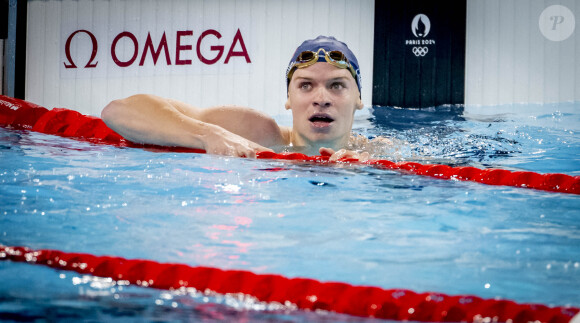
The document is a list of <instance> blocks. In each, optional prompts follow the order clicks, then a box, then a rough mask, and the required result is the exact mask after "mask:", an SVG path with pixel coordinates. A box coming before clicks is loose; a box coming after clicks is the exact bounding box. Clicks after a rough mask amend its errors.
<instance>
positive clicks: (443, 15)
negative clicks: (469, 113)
mask: <svg viewBox="0 0 580 323" xmlns="http://www.w3.org/2000/svg"><path fill="white" fill-rule="evenodd" d="M465 10H466V0H460V1H455V0H447V1H420V0H415V1H404V2H403V1H384V0H377V1H376V2H375V39H374V66H373V78H374V79H373V105H389V106H400V107H428V106H438V105H442V104H463V103H464V95H463V94H464V83H465V81H464V72H465V14H466V11H465Z"/></svg>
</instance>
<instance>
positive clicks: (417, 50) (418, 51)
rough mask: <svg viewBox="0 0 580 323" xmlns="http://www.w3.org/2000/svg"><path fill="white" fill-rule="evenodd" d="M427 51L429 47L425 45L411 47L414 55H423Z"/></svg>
mask: <svg viewBox="0 0 580 323" xmlns="http://www.w3.org/2000/svg"><path fill="white" fill-rule="evenodd" d="M428 52H429V48H427V47H417V46H415V47H413V54H415V56H417V57H419V56H421V57H423V56H425V55H427V53H428Z"/></svg>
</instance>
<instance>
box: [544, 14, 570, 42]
mask: <svg viewBox="0 0 580 323" xmlns="http://www.w3.org/2000/svg"><path fill="white" fill-rule="evenodd" d="M538 24H539V27H540V32H542V35H544V37H546V38H547V39H549V40H551V41H554V42H557V41H563V40H566V39H568V38H569V37H570V36H571V35H572V34H573V33H574V29H575V28H576V20H575V19H574V13H572V11H570V9H568V8H567V7H564V6H561V5H552V6H549V7H547V8H546V9H544V11H542V13H541V14H540V19H539V22H538Z"/></svg>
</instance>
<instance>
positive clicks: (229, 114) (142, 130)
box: [101, 94, 281, 157]
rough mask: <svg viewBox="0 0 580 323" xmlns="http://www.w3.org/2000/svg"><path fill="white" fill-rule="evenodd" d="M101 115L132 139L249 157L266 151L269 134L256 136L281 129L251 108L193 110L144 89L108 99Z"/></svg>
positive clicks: (189, 106)
mask: <svg viewBox="0 0 580 323" xmlns="http://www.w3.org/2000/svg"><path fill="white" fill-rule="evenodd" d="M101 117H102V119H103V121H104V122H105V123H106V124H107V125H108V126H109V127H110V128H111V129H113V130H115V131H116V132H118V133H119V134H120V135H122V136H123V137H124V138H126V139H127V140H130V141H132V142H136V143H146V144H154V145H163V146H179V147H189V148H197V149H204V150H206V151H207V152H208V153H213V154H220V155H230V156H245V157H255V153H256V152H257V151H265V150H269V149H267V148H265V147H264V146H263V144H269V141H271V140H272V139H271V138H272V137H273V136H269V137H268V138H267V139H263V138H260V136H264V137H265V133H266V132H276V130H277V131H278V133H280V131H281V130H280V128H279V127H278V126H277V125H276V123H275V122H274V121H273V120H271V119H268V118H266V117H265V116H264V115H261V114H259V113H257V112H255V111H254V110H249V109H243V108H236V107H219V108H210V109H199V108H196V107H193V106H191V105H188V104H185V103H183V102H180V101H176V100H169V99H164V98H161V97H157V96H153V95H146V94H140V95H135V96H131V97H128V98H126V99H121V100H115V101H112V102H111V103H109V104H108V105H107V106H106V107H105V108H104V110H103V112H102V113H101ZM261 139H263V140H261ZM256 141H258V142H259V143H257V142H256Z"/></svg>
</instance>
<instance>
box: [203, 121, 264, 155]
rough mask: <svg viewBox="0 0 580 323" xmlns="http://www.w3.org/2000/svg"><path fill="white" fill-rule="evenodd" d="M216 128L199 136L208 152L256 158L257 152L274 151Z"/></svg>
mask: <svg viewBox="0 0 580 323" xmlns="http://www.w3.org/2000/svg"><path fill="white" fill-rule="evenodd" d="M216 128H217V129H216V131H214V132H209V133H208V134H206V135H204V136H202V138H200V139H201V140H202V142H203V145H204V149H205V151H206V153H208V154H214V155H223V156H232V157H246V158H256V153H257V152H261V151H270V152H274V151H273V150H272V149H269V148H266V147H264V146H261V145H259V144H257V143H255V142H253V141H250V140H248V139H246V138H244V137H242V136H238V135H236V134H234V133H231V132H229V131H227V130H224V129H221V128H219V127H216Z"/></svg>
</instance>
